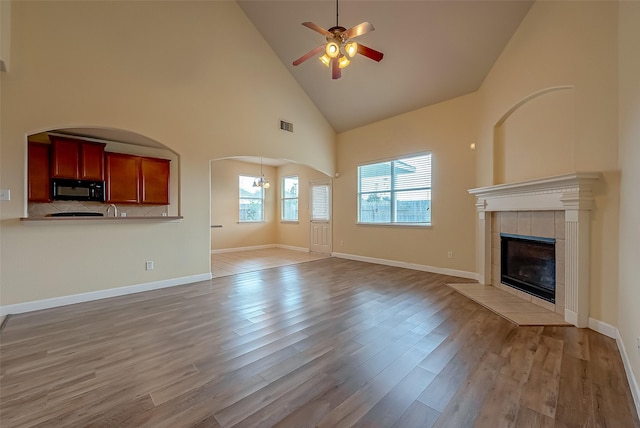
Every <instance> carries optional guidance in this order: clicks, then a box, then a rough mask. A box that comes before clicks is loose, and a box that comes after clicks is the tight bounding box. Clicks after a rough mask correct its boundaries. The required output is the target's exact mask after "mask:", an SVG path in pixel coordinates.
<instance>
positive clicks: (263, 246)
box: [211, 244, 276, 254]
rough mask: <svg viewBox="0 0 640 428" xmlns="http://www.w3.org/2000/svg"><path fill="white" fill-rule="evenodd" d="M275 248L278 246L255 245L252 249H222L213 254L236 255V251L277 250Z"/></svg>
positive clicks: (212, 251) (214, 251) (213, 251)
mask: <svg viewBox="0 0 640 428" xmlns="http://www.w3.org/2000/svg"><path fill="white" fill-rule="evenodd" d="M275 247H276V244H267V245H254V246H252V247H234V248H221V249H219V250H211V254H220V253H234V252H236V251H251V250H264V249H265V248H275Z"/></svg>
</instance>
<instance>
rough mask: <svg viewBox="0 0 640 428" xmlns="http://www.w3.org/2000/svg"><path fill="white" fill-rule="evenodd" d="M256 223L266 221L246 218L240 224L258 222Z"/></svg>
mask: <svg viewBox="0 0 640 428" xmlns="http://www.w3.org/2000/svg"><path fill="white" fill-rule="evenodd" d="M256 223H265V221H264V220H245V221H239V222H238V224H256Z"/></svg>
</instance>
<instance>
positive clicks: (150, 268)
mask: <svg viewBox="0 0 640 428" xmlns="http://www.w3.org/2000/svg"><path fill="white" fill-rule="evenodd" d="M145 269H146V270H153V261H151V260H149V261H147V263H146V264H145Z"/></svg>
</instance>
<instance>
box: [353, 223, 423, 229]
mask: <svg viewBox="0 0 640 428" xmlns="http://www.w3.org/2000/svg"><path fill="white" fill-rule="evenodd" d="M356 226H373V227H407V228H419V229H431V227H432V225H431V223H356Z"/></svg>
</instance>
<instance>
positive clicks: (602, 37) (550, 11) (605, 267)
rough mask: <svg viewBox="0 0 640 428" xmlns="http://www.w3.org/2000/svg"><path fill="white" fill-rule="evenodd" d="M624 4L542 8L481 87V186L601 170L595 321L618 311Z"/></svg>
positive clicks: (594, 229) (535, 9)
mask: <svg viewBox="0 0 640 428" xmlns="http://www.w3.org/2000/svg"><path fill="white" fill-rule="evenodd" d="M617 20H618V18H617V3H616V2H537V3H535V4H534V5H533V6H532V7H531V10H530V11H529V13H528V14H527V16H526V17H525V19H524V20H523V22H522V24H521V26H520V27H519V28H518V30H517V31H516V33H515V34H514V36H513V37H512V39H511V40H510V42H509V44H508V45H507V46H506V48H505V50H504V51H503V53H502V54H501V56H500V58H499V59H498V60H497V61H496V63H495V65H494V66H493V68H492V70H491V72H490V73H489V75H488V76H487V78H486V79H485V81H484V83H483V85H482V87H481V88H480V91H479V94H478V95H479V100H480V112H481V113H480V119H479V123H480V127H479V141H478V170H477V185H478V186H486V185H491V184H497V183H501V182H515V181H521V180H525V179H531V178H542V177H545V176H551V175H557V174H560V173H564V172H573V171H601V172H603V180H602V181H601V182H600V183H598V185H597V186H596V190H595V192H596V195H595V196H596V200H595V209H594V211H593V217H592V218H593V221H592V226H591V238H592V241H591V244H592V245H591V265H590V266H591V267H590V269H591V295H590V299H591V304H590V315H591V317H593V318H595V319H597V320H600V321H604V322H606V323H609V324H612V325H615V324H616V323H617V311H618V266H617V264H618V263H617V260H618V238H617V237H618V200H619V173H618V172H617V169H618V151H617V139H618V135H617V84H618V79H617V73H616V61H617Z"/></svg>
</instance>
